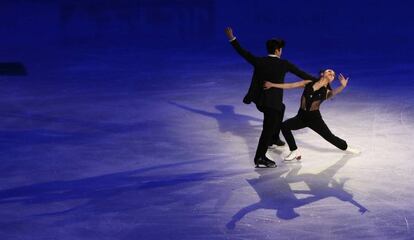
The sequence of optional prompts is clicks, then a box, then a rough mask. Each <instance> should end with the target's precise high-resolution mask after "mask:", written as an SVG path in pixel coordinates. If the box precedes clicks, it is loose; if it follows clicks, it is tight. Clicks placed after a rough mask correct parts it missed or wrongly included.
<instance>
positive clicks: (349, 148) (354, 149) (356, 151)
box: [345, 146, 361, 154]
mask: <svg viewBox="0 0 414 240" xmlns="http://www.w3.org/2000/svg"><path fill="white" fill-rule="evenodd" d="M345 152H346V153H348V154H360V153H361V151H360V150H359V149H356V148H352V147H350V146H348V147H347V148H346V150H345Z"/></svg>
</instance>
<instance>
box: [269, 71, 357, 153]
mask: <svg viewBox="0 0 414 240" xmlns="http://www.w3.org/2000/svg"><path fill="white" fill-rule="evenodd" d="M334 79H335V72H334V71H333V70H332V69H326V70H325V71H322V72H321V75H320V78H319V79H312V82H311V83H308V84H307V85H305V89H304V90H303V94H302V97H301V104H300V108H299V112H298V114H297V115H296V116H295V117H293V118H291V119H288V120H286V121H284V122H283V123H282V133H283V136H284V137H285V139H286V142H287V143H288V145H289V149H290V151H291V152H290V154H289V155H288V156H287V157H285V161H292V160H294V159H296V160H300V159H301V154H300V152H299V150H298V147H297V146H296V142H295V139H294V138H293V135H292V130H298V129H301V128H305V127H309V128H311V129H312V130H314V131H315V132H316V133H318V134H319V135H321V136H322V137H323V138H324V139H325V140H327V141H328V142H330V143H332V144H333V145H335V146H336V147H337V148H339V149H341V150H344V151H347V152H349V153H353V154H358V153H359V150H357V149H353V148H351V147H349V146H348V145H347V143H346V142H345V141H344V140H342V139H341V138H339V137H337V136H335V135H333V134H332V132H331V131H330V130H329V128H328V126H326V124H325V122H324V121H323V119H322V116H321V113H320V111H319V107H320V105H321V103H322V102H323V101H324V100H326V99H328V98H331V97H333V96H335V95H337V94H338V93H340V92H342V90H343V89H344V88H345V87H346V85H347V84H348V79H349V78H345V77H344V76H343V75H342V74H340V75H339V81H340V82H341V86H340V87H338V88H336V89H334V90H332V88H331V86H330V83H332V81H333V80H334ZM272 87H277V88H286V87H288V86H286V84H276V83H271V82H265V84H264V88H265V89H269V88H272Z"/></svg>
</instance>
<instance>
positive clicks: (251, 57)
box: [225, 27, 256, 65]
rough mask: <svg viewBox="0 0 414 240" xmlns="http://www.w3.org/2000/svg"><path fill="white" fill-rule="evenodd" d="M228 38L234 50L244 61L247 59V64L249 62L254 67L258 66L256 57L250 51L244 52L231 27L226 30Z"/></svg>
mask: <svg viewBox="0 0 414 240" xmlns="http://www.w3.org/2000/svg"><path fill="white" fill-rule="evenodd" d="M225 33H226V36H227V38H228V39H229V41H230V43H231V45H232V46H233V47H234V49H235V50H236V51H237V52H238V53H239V54H240V56H242V57H243V58H244V59H246V61H247V62H249V63H250V64H252V65H255V64H256V57H255V56H254V55H253V54H251V53H250V52H249V51H246V50H244V49H243V48H242V47H241V46H240V44H239V42H238V41H237V39H236V37H235V36H234V35H233V29H231V28H230V27H227V28H226V30H225Z"/></svg>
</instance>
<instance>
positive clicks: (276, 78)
mask: <svg viewBox="0 0 414 240" xmlns="http://www.w3.org/2000/svg"><path fill="white" fill-rule="evenodd" d="M231 45H232V46H233V47H234V49H235V50H236V51H237V52H238V53H239V54H240V55H241V56H242V57H243V58H244V59H246V61H247V62H249V63H250V64H251V65H253V67H254V72H253V77H252V81H251V83H250V87H249V91H248V92H247V94H246V96H245V97H244V99H243V102H244V103H246V104H250V103H251V102H254V103H255V104H256V106H257V108H258V109H259V110H260V109H263V107H268V108H272V109H276V110H278V111H282V108H283V89H280V88H270V89H268V90H264V89H263V83H264V82H265V81H269V82H273V83H284V79H285V75H286V73H287V72H290V73H293V74H295V75H296V76H298V77H300V78H301V79H309V80H312V79H315V78H314V77H313V76H311V75H309V74H307V73H305V72H303V71H302V70H300V69H299V68H297V67H296V66H295V65H293V64H292V63H290V62H289V61H287V60H284V59H280V58H278V57H271V56H266V57H256V56H254V55H253V54H251V53H250V52H248V51H246V50H245V49H243V48H242V47H241V46H240V44H239V42H238V41H237V40H236V39H234V40H233V41H231Z"/></svg>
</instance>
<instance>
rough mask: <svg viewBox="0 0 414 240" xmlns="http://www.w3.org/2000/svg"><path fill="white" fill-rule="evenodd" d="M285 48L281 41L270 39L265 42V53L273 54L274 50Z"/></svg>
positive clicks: (283, 41)
mask: <svg viewBox="0 0 414 240" xmlns="http://www.w3.org/2000/svg"><path fill="white" fill-rule="evenodd" d="M283 47H285V40H283V39H276V38H273V39H270V40H267V42H266V48H267V53H269V54H274V53H275V51H276V49H280V48H283Z"/></svg>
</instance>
